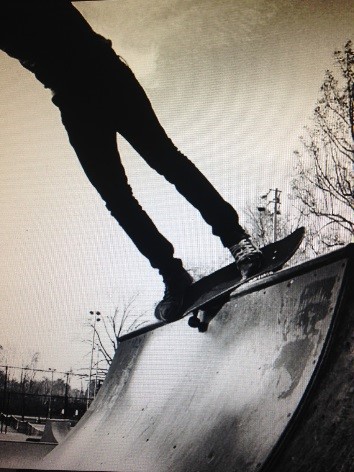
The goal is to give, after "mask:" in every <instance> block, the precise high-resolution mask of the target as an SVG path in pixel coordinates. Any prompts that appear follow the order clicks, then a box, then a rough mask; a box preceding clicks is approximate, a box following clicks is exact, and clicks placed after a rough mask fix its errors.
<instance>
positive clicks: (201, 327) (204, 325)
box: [198, 321, 208, 333]
mask: <svg viewBox="0 0 354 472" xmlns="http://www.w3.org/2000/svg"><path fill="white" fill-rule="evenodd" d="M198 331H199V332H200V333H206V332H207V331H208V323H203V322H202V321H201V322H200V323H199V326H198Z"/></svg>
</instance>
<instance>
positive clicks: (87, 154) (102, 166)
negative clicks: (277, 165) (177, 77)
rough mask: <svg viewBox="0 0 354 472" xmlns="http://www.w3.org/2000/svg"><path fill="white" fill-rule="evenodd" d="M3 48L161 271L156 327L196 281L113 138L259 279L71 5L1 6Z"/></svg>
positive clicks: (220, 206) (253, 251) (228, 211)
mask: <svg viewBox="0 0 354 472" xmlns="http://www.w3.org/2000/svg"><path fill="white" fill-rule="evenodd" d="M0 47H1V49H3V50H4V51H5V52H6V53H7V54H8V55H9V56H11V57H14V58H16V59H18V60H19V61H20V62H21V64H22V65H23V66H24V67H26V68H27V69H29V70H30V71H31V72H33V73H34V74H35V76H36V78H37V79H38V80H39V81H41V82H42V83H43V84H44V86H45V87H46V88H49V89H51V90H52V93H53V98H52V101H53V103H54V104H55V105H56V106H57V107H58V108H59V110H60V113H61V118H62V122H63V124H64V126H65V128H66V131H67V133H68V137H69V140H70V143H71V145H72V146H73V148H74V149H75V152H76V154H77V157H78V158H79V160H80V163H81V165H82V167H83V169H84V171H85V173H86V175H87V177H88V178H89V180H90V181H91V183H92V184H93V185H94V187H95V188H96V189H97V191H98V192H99V194H100V195H101V197H102V198H103V200H104V201H105V203H106V207H107V208H108V209H109V211H110V212H111V214H112V216H113V217H114V218H115V219H116V220H117V221H118V223H119V224H120V225H121V226H122V228H123V229H124V230H125V231H126V233H127V234H128V236H129V237H130V238H131V239H132V241H133V242H134V243H135V245H136V247H137V248H138V250H139V251H140V252H141V253H142V254H143V255H144V256H146V257H147V258H148V260H149V261H150V264H151V266H152V267H153V268H155V269H158V270H159V273H160V274H161V276H162V277H163V280H164V283H165V294H164V297H163V299H162V300H161V301H160V302H159V303H158V305H157V307H156V310H155V316H156V317H157V318H158V319H160V320H163V321H169V320H171V319H174V318H175V317H176V316H177V315H178V312H179V310H180V307H181V305H182V302H183V296H184V293H185V291H186V289H187V288H188V286H189V285H191V283H192V282H193V280H192V277H191V276H190V275H189V273H188V272H187V271H186V270H185V268H184V267H183V264H182V261H181V260H180V259H178V258H175V257H174V248H173V246H172V244H171V243H170V242H169V241H168V240H167V239H166V238H165V237H164V236H163V235H162V234H160V233H159V231H158V230H157V228H156V226H155V225H154V223H153V222H152V221H151V219H150V218H149V216H148V215H147V214H146V212H145V211H144V210H143V208H142V207H141V206H140V204H139V202H138V201H137V200H136V198H135V197H134V195H133V192H132V189H131V187H130V186H129V184H128V180H127V177H126V174H125V171H124V168H123V166H122V163H121V160H120V156H119V152H118V149H117V143H116V133H117V132H118V133H119V134H121V135H122V136H123V137H124V138H125V139H126V140H127V141H128V142H129V143H130V144H131V145H132V147H133V148H134V149H135V150H136V151H137V152H138V153H139V154H140V155H141V157H142V158H143V159H144V160H145V161H146V162H147V163H148V164H149V165H150V166H151V167H152V168H153V169H155V170H156V171H157V172H158V173H159V174H161V175H162V176H164V177H165V179H167V180H168V181H169V182H170V183H171V184H173V185H174V186H175V187H176V189H177V190H178V192H180V193H181V194H182V195H183V196H184V197H185V198H186V199H187V200H188V201H189V202H190V203H191V204H192V205H193V206H194V207H195V208H196V209H197V210H198V211H199V212H200V214H201V216H202V217H203V219H204V220H205V221H206V223H208V224H209V225H210V226H211V228H212V231H213V234H214V235H216V236H218V237H219V238H220V240H221V242H222V244H223V245H224V247H227V248H228V249H229V250H230V251H231V254H232V255H233V256H234V258H235V260H236V263H237V265H238V268H239V270H240V271H241V273H242V274H243V275H244V276H247V275H248V274H250V273H252V272H254V271H256V270H257V268H258V266H259V264H260V258H261V253H260V251H259V250H258V249H257V248H256V247H255V245H254V244H253V242H252V240H251V238H250V236H249V235H248V234H247V233H246V231H245V230H244V229H243V228H242V227H241V226H240V224H239V218H238V215H237V212H236V211H235V210H234V208H233V207H232V206H231V205H230V204H229V203H227V202H226V201H225V200H224V199H223V198H222V197H221V196H220V194H219V193H218V192H217V191H216V190H215V188H214V187H213V186H212V185H211V183H210V182H209V181H208V180H207V179H206V177H205V176H204V175H203V174H202V173H201V172H200V171H199V170H198V169H197V168H196V167H195V165H194V164H193V163H192V162H191V161H190V160H189V159H188V158H187V157H186V156H185V155H183V154H182V153H181V152H180V151H179V150H178V149H177V148H176V147H175V145H174V144H173V142H172V141H171V140H170V138H169V137H168V136H167V134H166V132H165V131H164V129H163V127H162V126H161V124H160V123H159V121H158V119H157V117H156V115H155V113H154V110H153V108H152V106H151V103H150V101H149V99H148V98H147V96H146V94H145V92H144V90H143V89H142V87H141V85H140V84H139V82H138V81H137V79H136V78H135V76H134V74H133V72H132V71H131V70H130V68H129V67H128V66H127V64H126V63H125V62H124V60H122V58H121V57H120V56H118V55H116V54H115V52H114V51H113V49H112V43H111V41H109V40H108V39H105V38H103V37H102V36H101V35H99V34H97V33H95V32H94V31H93V29H92V28H91V26H90V25H89V24H88V23H87V21H86V20H85V19H84V18H83V16H82V15H81V14H80V13H79V11H78V10H77V9H76V8H75V7H74V6H73V5H72V4H71V2H70V1H68V0H50V1H48V0H20V1H16V0H9V1H7V2H3V4H2V8H1V17H0ZM205 250H207V248H206V249H205Z"/></svg>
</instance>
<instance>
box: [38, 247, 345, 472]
mask: <svg viewBox="0 0 354 472" xmlns="http://www.w3.org/2000/svg"><path fill="white" fill-rule="evenodd" d="M353 254H354V251H353V245H349V246H347V247H346V248H343V249H341V250H339V251H335V252H333V253H331V254H328V255H326V256H323V257H320V258H318V259H315V260H313V261H310V262H307V263H305V264H302V265H299V266H297V267H294V268H291V269H287V270H284V271H281V272H279V273H277V274H275V275H273V276H271V277H268V278H266V279H263V280H260V281H258V282H254V283H251V284H249V285H248V286H244V287H242V288H241V289H238V290H236V291H235V292H234V294H233V296H232V298H231V300H230V302H229V303H227V304H226V305H225V306H224V307H223V309H222V311H221V312H220V313H219V314H218V316H217V317H216V318H215V319H214V320H213V321H212V323H211V325H210V327H209V331H208V332H207V333H204V334H201V333H198V332H197V331H196V330H192V329H191V328H189V327H188V326H187V323H186V320H180V321H178V322H176V323H172V324H169V325H166V326H164V327H162V328H160V329H157V330H155V331H152V332H149V333H147V334H143V335H141V336H138V337H136V338H133V339H129V340H127V341H124V342H122V343H121V344H120V346H119V348H118V351H117V353H116V356H115V358H114V361H113V364H112V366H111V368H110V371H109V373H108V375H107V378H106V381H105V383H104V385H103V386H102V388H101V390H100V392H99V394H98V396H97V398H96V399H95V401H94V402H93V404H92V405H91V407H90V409H89V411H88V412H87V413H86V415H85V416H84V418H83V419H82V420H81V421H80V422H79V424H78V425H77V426H76V427H75V428H74V430H73V431H72V432H71V433H70V434H69V436H68V437H67V438H66V439H65V440H64V441H63V442H62V443H61V444H59V445H58V446H57V447H56V448H55V449H54V450H53V451H52V452H51V453H50V454H49V455H48V456H47V457H46V458H45V460H44V462H43V463H41V464H38V467H39V468H40V469H55V470H60V469H66V470H91V471H92V470H106V471H121V472H123V471H124V472H127V471H129V472H131V471H136V472H138V471H144V472H150V471H154V472H162V471H164V472H165V471H167V470H173V471H174V472H182V471H184V472H197V471H198V472H201V471H203V472H204V471H213V472H227V471H242V472H254V471H260V470H262V471H265V470H267V471H274V472H278V471H279V472H280V471H284V470H286V471H287V472H292V471H306V472H310V471H311V470H313V471H315V470H316V471H318V470H321V472H323V471H336V470H338V471H340V470H341V471H343V470H345V471H346V472H349V471H351V470H352V469H351V465H350V464H352V463H354V457H353V450H352V446H351V443H352V440H351V439H352V437H353V436H352V435H351V437H350V435H349V437H348V432H349V431H350V430H351V428H352V420H353V418H352V416H351V417H350V415H353V413H352V411H353V410H351V413H350V411H349V408H348V409H347V410H345V408H347V407H349V403H348V402H349V401H350V400H349V398H350V397H352V396H353V395H352V393H351V395H350V391H351V392H353V389H354V385H353V376H352V360H353V346H352V343H353V311H354V301H353V298H354V297H353V290H352V289H351V287H352V281H353V265H354V264H353V262H354V256H353ZM343 402H344V405H345V408H344V407H343ZM346 402H347V403H346ZM343 408H344V410H343ZM336 425H337V426H336ZM336 428H337V429H336ZM336 431H337V432H339V436H338V437H337V436H336ZM352 432H353V431H352ZM343 461H347V462H346V464H347V466H348V467H347V468H345V464H344V468H343V467H342V466H343V463H344V462H343ZM349 461H350V462H349ZM336 466H338V468H336ZM353 470H354V469H353Z"/></svg>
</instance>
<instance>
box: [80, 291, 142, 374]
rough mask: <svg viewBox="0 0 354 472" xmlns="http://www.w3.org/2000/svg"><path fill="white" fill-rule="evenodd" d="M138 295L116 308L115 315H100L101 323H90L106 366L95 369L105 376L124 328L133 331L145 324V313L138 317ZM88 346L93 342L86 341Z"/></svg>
mask: <svg viewBox="0 0 354 472" xmlns="http://www.w3.org/2000/svg"><path fill="white" fill-rule="evenodd" d="M137 297H138V294H135V295H133V296H132V297H131V298H129V299H128V300H127V301H125V302H123V303H122V304H121V306H118V307H116V309H115V311H114V314H113V315H106V314H103V315H100V322H99V323H90V327H91V328H92V329H93V330H94V331H95V336H94V339H95V349H98V350H99V351H100V352H101V354H102V356H103V359H101V361H99V362H102V361H103V362H104V364H105V365H104V366H103V367H100V366H99V365H96V364H97V361H96V364H94V365H93V367H94V368H95V370H96V369H98V370H99V372H100V373H101V374H102V375H104V374H105V373H106V371H107V366H110V365H111V363H112V360H113V357H114V353H115V352H116V350H117V349H118V339H119V336H120V335H121V332H122V329H123V327H124V328H125V330H126V331H132V330H133V329H136V328H138V327H139V326H140V325H141V324H143V323H144V321H143V320H142V319H143V317H144V316H145V314H144V313H141V314H139V315H138V316H137V315H136V308H135V302H136V300H137ZM132 318H133V322H132V323H131V324H130V325H128V326H126V325H127V323H128V322H129V321H128V320H129V319H132ZM84 342H85V343H87V344H90V345H91V346H92V340H91V339H90V340H88V339H87V340H85V341H84Z"/></svg>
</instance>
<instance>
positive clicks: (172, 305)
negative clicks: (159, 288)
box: [155, 269, 193, 322]
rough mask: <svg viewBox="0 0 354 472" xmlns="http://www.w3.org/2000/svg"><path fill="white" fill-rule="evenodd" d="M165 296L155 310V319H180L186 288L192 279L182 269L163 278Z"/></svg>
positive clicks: (166, 320)
mask: <svg viewBox="0 0 354 472" xmlns="http://www.w3.org/2000/svg"><path fill="white" fill-rule="evenodd" d="M164 282H165V294H164V297H163V299H162V300H161V301H160V302H159V303H158V304H157V306H156V308H155V317H156V318H157V319H158V320H161V321H165V322H168V321H175V320H178V319H179V318H181V315H182V313H181V309H182V305H183V300H184V295H185V292H186V290H187V288H188V287H189V286H190V285H192V283H193V278H192V277H191V276H190V275H189V274H188V272H187V271H186V270H184V269H181V270H180V271H178V272H177V273H175V274H173V275H170V276H167V277H164Z"/></svg>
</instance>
